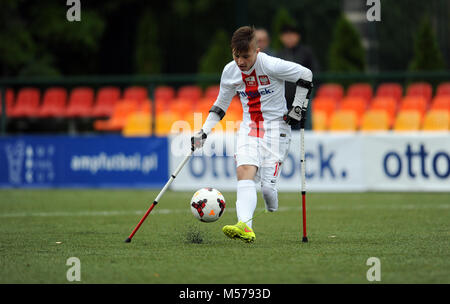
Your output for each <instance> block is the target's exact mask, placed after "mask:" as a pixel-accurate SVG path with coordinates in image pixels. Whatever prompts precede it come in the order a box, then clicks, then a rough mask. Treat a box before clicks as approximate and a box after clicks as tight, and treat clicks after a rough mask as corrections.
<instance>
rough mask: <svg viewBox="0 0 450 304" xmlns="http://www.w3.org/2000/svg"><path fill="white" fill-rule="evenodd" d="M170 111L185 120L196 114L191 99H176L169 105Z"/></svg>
mask: <svg viewBox="0 0 450 304" xmlns="http://www.w3.org/2000/svg"><path fill="white" fill-rule="evenodd" d="M169 111H170V112H171V113H172V114H174V115H176V116H177V117H179V118H180V119H183V118H184V117H187V116H189V115H192V113H193V112H194V104H193V102H192V100H191V99H186V98H176V99H173V100H172V101H171V102H170V103H169Z"/></svg>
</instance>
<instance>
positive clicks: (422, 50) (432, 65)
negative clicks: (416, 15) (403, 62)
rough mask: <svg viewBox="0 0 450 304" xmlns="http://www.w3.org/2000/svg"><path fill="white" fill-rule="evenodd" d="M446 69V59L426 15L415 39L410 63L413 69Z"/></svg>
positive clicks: (410, 68)
mask: <svg viewBox="0 0 450 304" xmlns="http://www.w3.org/2000/svg"><path fill="white" fill-rule="evenodd" d="M443 69H445V63H444V59H443V57H442V53H441V51H440V49H439V45H438V42H437V40H436V37H435V35H434V32H433V28H432V26H431V24H430V19H429V17H428V16H427V17H424V18H423V20H422V22H421V24H420V27H419V29H418V31H417V33H416V36H415V39H414V57H413V59H412V61H411V63H410V66H409V70H411V71H435V70H443Z"/></svg>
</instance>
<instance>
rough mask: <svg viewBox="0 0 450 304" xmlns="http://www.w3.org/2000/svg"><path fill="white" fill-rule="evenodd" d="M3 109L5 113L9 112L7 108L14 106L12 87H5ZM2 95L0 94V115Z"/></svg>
mask: <svg viewBox="0 0 450 304" xmlns="http://www.w3.org/2000/svg"><path fill="white" fill-rule="evenodd" d="M5 99H6V102H5V109H6V114H8V113H9V110H10V109H11V108H12V107H13V106H14V91H13V90H12V89H6V93H5ZM1 102H2V96H1V95H0V115H1V114H2V105H1Z"/></svg>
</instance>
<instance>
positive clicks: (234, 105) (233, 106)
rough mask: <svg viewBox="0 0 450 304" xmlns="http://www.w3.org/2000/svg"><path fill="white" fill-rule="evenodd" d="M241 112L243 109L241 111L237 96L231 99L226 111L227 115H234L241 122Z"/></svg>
mask: <svg viewBox="0 0 450 304" xmlns="http://www.w3.org/2000/svg"><path fill="white" fill-rule="evenodd" d="M242 112H243V109H242V103H241V100H240V99H239V97H237V96H235V97H233V99H231V103H230V105H229V107H228V109H227V114H228V113H235V114H236V115H237V116H238V117H239V120H242Z"/></svg>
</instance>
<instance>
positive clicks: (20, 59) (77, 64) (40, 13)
mask: <svg viewBox="0 0 450 304" xmlns="http://www.w3.org/2000/svg"><path fill="white" fill-rule="evenodd" d="M66 10H67V6H65V5H61V4H58V3H56V2H53V1H38V2H26V3H21V2H19V1H1V4H0V23H1V30H0V41H2V43H1V44H0V45H1V46H0V60H1V64H2V71H1V73H2V74H3V75H5V76H37V75H39V76H48V75H59V74H81V73H84V74H86V73H89V72H90V69H91V71H92V72H93V71H95V68H96V65H95V59H94V58H95V55H96V53H97V52H98V49H99V43H98V40H99V38H100V37H101V35H102V33H103V29H104V22H103V19H102V18H101V17H100V15H99V14H97V13H96V12H94V11H92V10H89V9H88V8H84V9H83V12H82V20H83V22H69V21H68V20H67V19H66Z"/></svg>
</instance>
